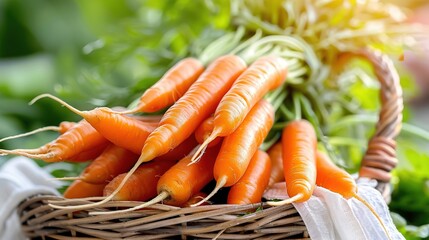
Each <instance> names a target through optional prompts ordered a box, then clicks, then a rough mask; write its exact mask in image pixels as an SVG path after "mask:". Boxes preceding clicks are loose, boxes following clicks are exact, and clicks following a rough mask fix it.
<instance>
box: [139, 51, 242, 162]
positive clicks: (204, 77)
mask: <svg viewBox="0 0 429 240" xmlns="http://www.w3.org/2000/svg"><path fill="white" fill-rule="evenodd" d="M245 68H246V63H245V62H244V61H243V60H242V59H241V58H240V57H238V56H235V55H226V56H223V57H219V58H218V59H216V60H215V61H214V62H213V63H211V64H210V65H209V66H208V68H207V69H206V70H205V71H204V72H203V73H202V74H201V76H200V77H199V78H198V80H197V81H196V82H195V83H194V84H192V86H191V87H190V88H189V90H188V91H187V92H186V94H185V95H183V96H182V97H181V98H180V99H179V100H178V101H177V102H176V103H175V104H174V105H173V106H171V107H170V108H169V109H168V110H167V112H166V113H165V114H164V116H163V118H162V119H161V121H160V123H159V127H158V128H156V129H155V130H154V131H153V132H152V133H151V134H150V135H149V137H148V138H147V140H146V142H145V145H144V147H143V150H142V154H141V155H142V157H143V159H142V161H150V160H151V159H153V158H155V157H157V156H159V155H162V154H165V153H166V152H168V151H169V150H170V149H172V148H175V147H176V146H177V145H179V144H180V143H181V142H183V141H184V140H185V139H186V138H188V137H189V136H190V135H191V134H193V133H194V131H195V129H196V128H197V127H198V126H199V124H201V122H202V121H203V120H204V119H206V118H207V117H209V116H210V114H212V113H213V112H214V110H215V108H216V106H217V105H218V104H219V102H220V100H221V98H222V97H223V95H224V94H225V93H226V92H227V91H228V90H229V88H230V87H231V85H232V83H233V82H234V81H235V80H236V79H237V77H238V76H239V75H240V74H241V73H242V72H243V71H244V70H245Z"/></svg>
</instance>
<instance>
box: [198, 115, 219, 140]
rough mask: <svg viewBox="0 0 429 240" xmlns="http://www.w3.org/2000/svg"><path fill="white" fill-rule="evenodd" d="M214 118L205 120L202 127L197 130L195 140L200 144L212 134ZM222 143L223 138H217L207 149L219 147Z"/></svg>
mask: <svg viewBox="0 0 429 240" xmlns="http://www.w3.org/2000/svg"><path fill="white" fill-rule="evenodd" d="M213 119H214V118H213V116H210V117H208V118H207V119H206V120H204V121H203V122H202V123H201V124H200V126H198V128H197V130H195V139H197V142H198V143H199V144H201V143H203V142H204V141H205V140H206V139H207V138H208V137H209V136H210V134H211V133H212V131H213ZM220 141H221V138H216V139H215V140H213V141H212V142H211V143H210V144H209V145H207V147H213V146H215V145H217V144H218V143H219V142H220Z"/></svg>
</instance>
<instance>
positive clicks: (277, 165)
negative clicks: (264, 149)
mask: <svg viewBox="0 0 429 240" xmlns="http://www.w3.org/2000/svg"><path fill="white" fill-rule="evenodd" d="M282 151H283V146H282V143H281V142H278V143H276V144H274V146H272V147H271V148H270V149H268V155H270V159H271V174H270V181H269V182H268V186H272V185H273V184H274V183H278V182H282V181H283V180H284V178H285V177H284V173H283V172H284V171H283V153H282Z"/></svg>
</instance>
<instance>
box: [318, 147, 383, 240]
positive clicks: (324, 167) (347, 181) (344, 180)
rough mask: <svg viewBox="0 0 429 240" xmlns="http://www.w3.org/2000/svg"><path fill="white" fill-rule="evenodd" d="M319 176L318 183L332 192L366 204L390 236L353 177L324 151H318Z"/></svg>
mask: <svg viewBox="0 0 429 240" xmlns="http://www.w3.org/2000/svg"><path fill="white" fill-rule="evenodd" d="M316 164H317V178H316V184H317V185H318V186H320V187H323V188H326V189H328V190H330V191H332V192H335V193H338V194H340V195H341V196H343V197H344V198H346V199H350V198H355V199H357V200H358V201H359V202H361V203H362V204H364V205H365V206H366V207H367V208H368V209H369V210H370V211H371V212H372V214H373V215H374V216H375V217H376V218H377V220H378V222H379V223H380V224H381V226H382V227H383V230H384V231H385V233H386V235H387V236H388V237H389V239H391V238H390V235H389V232H388V231H387V228H386V226H385V225H384V223H383V221H382V220H381V218H380V216H378V214H377V213H376V212H375V210H374V208H373V207H372V206H371V205H370V204H369V203H368V202H367V201H365V199H363V198H361V197H360V196H359V195H358V194H357V189H358V188H357V185H356V182H355V180H354V179H353V177H352V176H351V175H350V174H349V173H348V172H346V171H345V170H344V169H342V168H339V167H338V166H337V165H335V164H334V163H333V162H332V161H331V160H330V159H329V157H328V155H326V154H324V153H323V152H320V151H317V152H316Z"/></svg>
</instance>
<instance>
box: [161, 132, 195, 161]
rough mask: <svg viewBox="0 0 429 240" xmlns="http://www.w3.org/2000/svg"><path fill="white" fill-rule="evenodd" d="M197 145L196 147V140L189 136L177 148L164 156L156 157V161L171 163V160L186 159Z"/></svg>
mask: <svg viewBox="0 0 429 240" xmlns="http://www.w3.org/2000/svg"><path fill="white" fill-rule="evenodd" d="M197 145H198V142H197V140H196V139H195V137H194V136H193V135H191V136H190V137H188V138H187V139H186V140H185V141H183V142H182V143H181V144H179V146H177V147H175V148H174V149H172V150H170V151H169V152H167V153H166V154H163V155H161V156H158V157H157V158H156V159H157V160H161V161H171V160H177V159H182V158H184V157H186V156H187V155H188V154H189V153H190V152H191V151H192V150H193V149H194V148H195V147H196V146H197Z"/></svg>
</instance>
